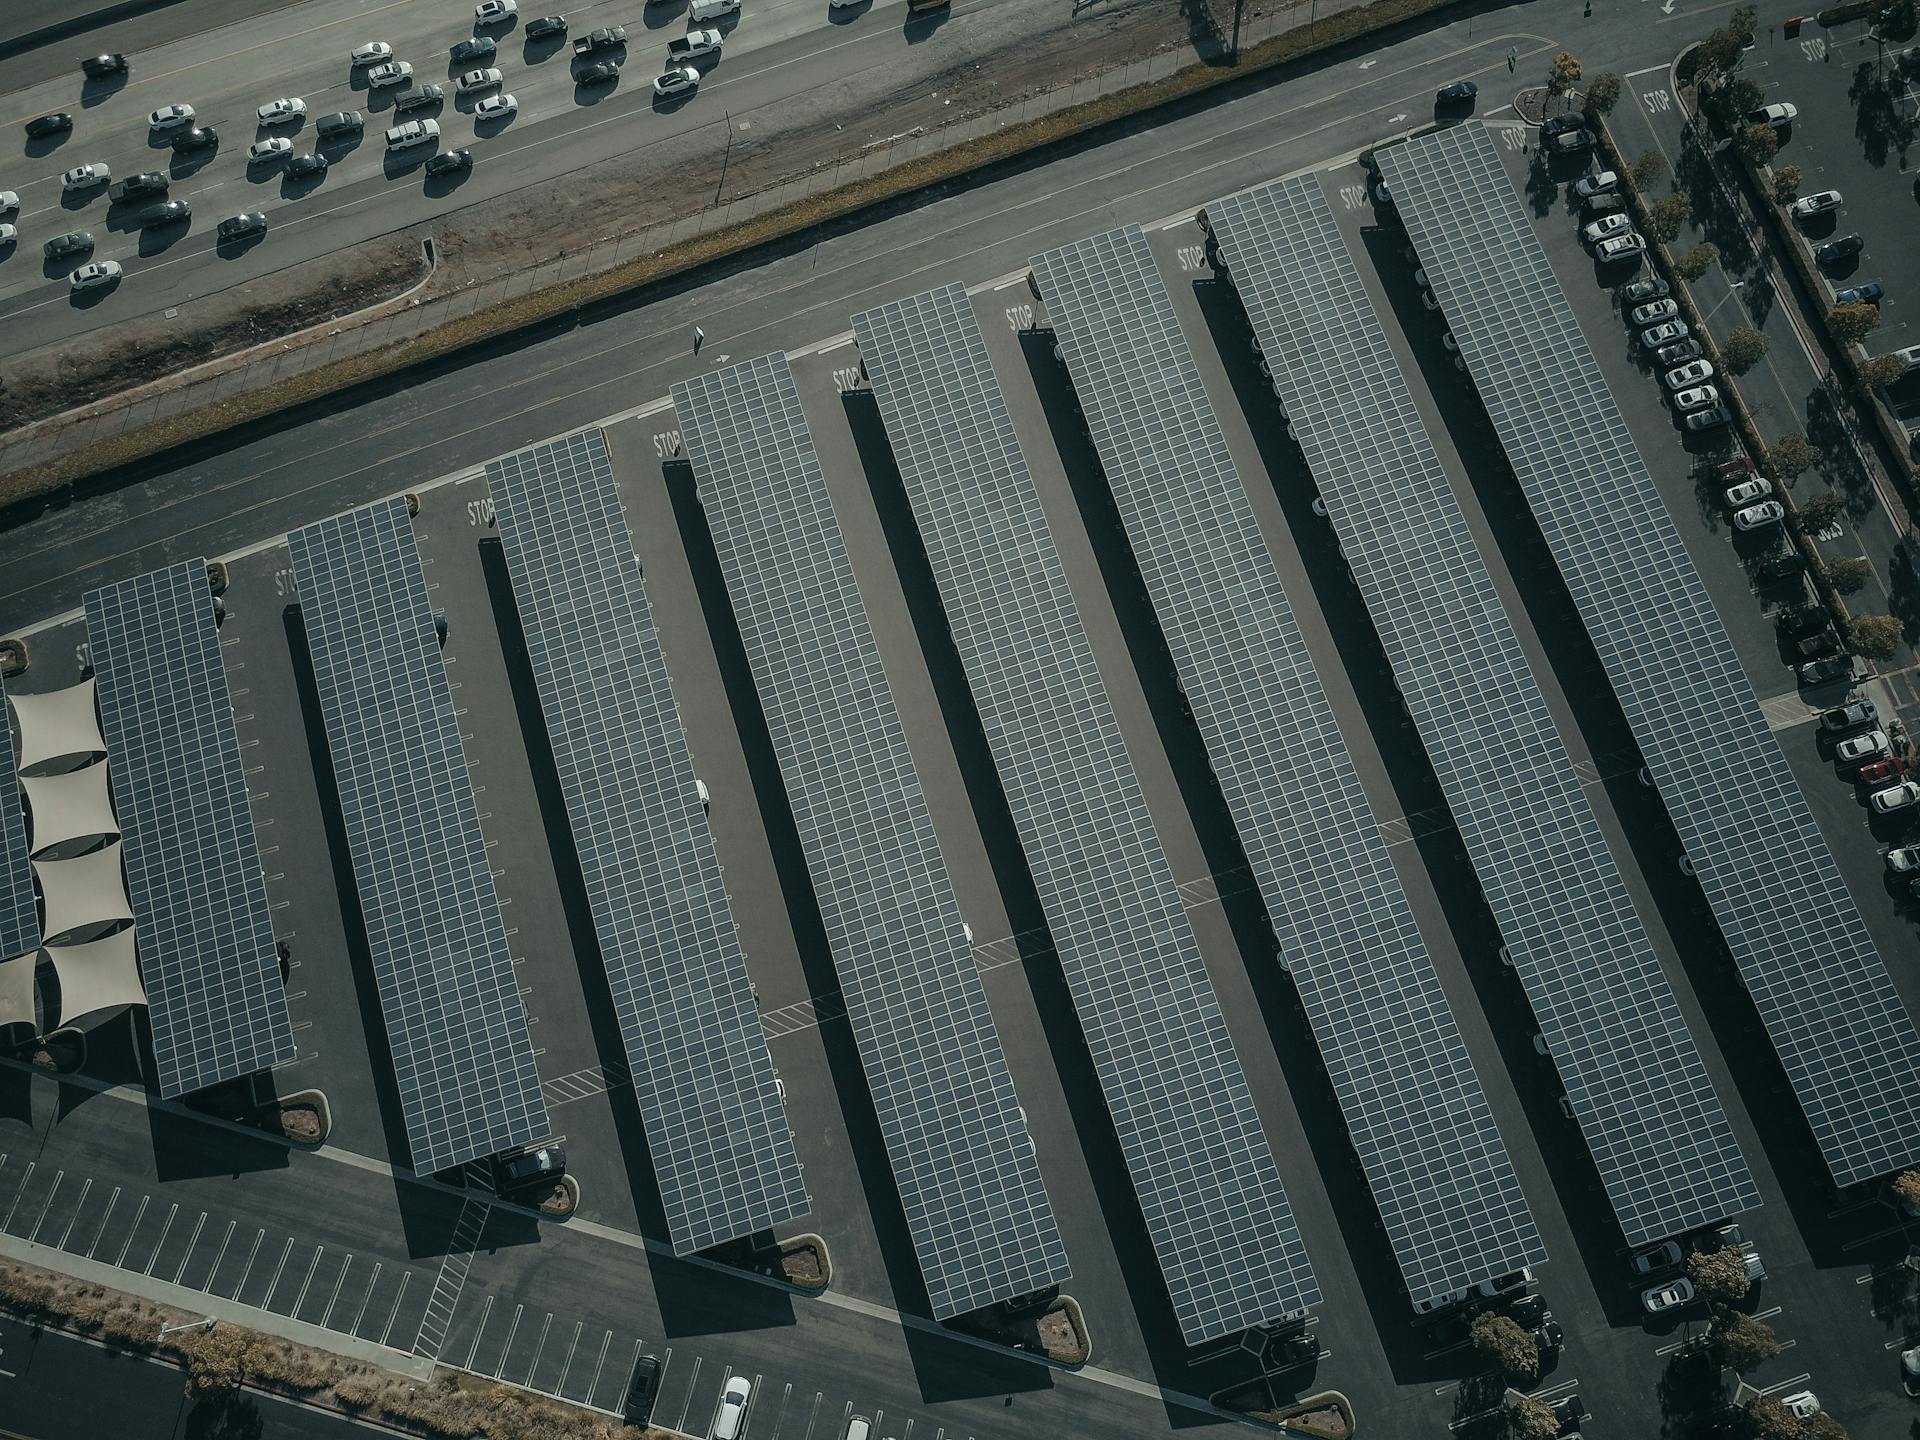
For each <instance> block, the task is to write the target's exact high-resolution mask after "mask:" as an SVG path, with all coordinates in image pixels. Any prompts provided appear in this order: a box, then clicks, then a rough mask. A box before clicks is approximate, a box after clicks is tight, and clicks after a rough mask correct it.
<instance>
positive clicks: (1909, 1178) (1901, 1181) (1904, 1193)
mask: <svg viewBox="0 0 1920 1440" xmlns="http://www.w3.org/2000/svg"><path fill="white" fill-rule="evenodd" d="M1893 1198H1894V1199H1895V1200H1897V1201H1899V1202H1900V1203H1901V1204H1902V1205H1908V1206H1911V1207H1912V1208H1913V1209H1915V1210H1920V1171H1915V1170H1902V1171H1901V1172H1900V1173H1899V1174H1898V1175H1896V1176H1894V1177H1893Z"/></svg>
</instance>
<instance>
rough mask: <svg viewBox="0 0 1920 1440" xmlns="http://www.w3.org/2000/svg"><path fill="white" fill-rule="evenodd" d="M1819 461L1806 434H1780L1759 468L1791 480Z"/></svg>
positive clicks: (1775, 477)
mask: <svg viewBox="0 0 1920 1440" xmlns="http://www.w3.org/2000/svg"><path fill="white" fill-rule="evenodd" d="M1728 338H1729V339H1731V338H1732V337H1731V336H1729V337H1728ZM1763 338H1764V337H1763ZM1819 463H1820V452H1819V451H1818V450H1816V449H1815V448H1814V447H1813V446H1811V445H1809V444H1808V443H1807V437H1806V436H1804V435H1782V436H1781V437H1780V438H1779V439H1778V440H1776V441H1774V442H1773V444H1771V445H1769V446H1768V447H1767V463H1766V464H1765V465H1763V466H1762V467H1761V468H1762V469H1764V470H1765V471H1766V472H1767V474H1769V475H1771V476H1772V477H1773V478H1774V479H1776V480H1786V481H1791V480H1792V479H1793V478H1794V476H1796V475H1799V474H1800V473H1801V472H1803V471H1806V470H1810V469H1812V468H1813V467H1814V466H1815V465H1818V464H1819Z"/></svg>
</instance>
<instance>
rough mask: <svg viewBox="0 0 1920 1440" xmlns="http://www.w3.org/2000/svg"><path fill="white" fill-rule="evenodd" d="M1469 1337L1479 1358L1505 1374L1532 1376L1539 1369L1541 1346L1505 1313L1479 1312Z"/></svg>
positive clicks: (1520, 1376) (1468, 1334)
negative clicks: (1480, 1313)
mask: <svg viewBox="0 0 1920 1440" xmlns="http://www.w3.org/2000/svg"><path fill="white" fill-rule="evenodd" d="M1467 1338H1468V1340H1469V1341H1470V1342H1471V1343H1472V1345H1473V1348H1474V1350H1475V1351H1476V1352H1478V1354H1479V1355H1480V1358H1481V1359H1483V1360H1485V1361H1486V1362H1487V1363H1488V1364H1489V1365H1494V1366H1497V1367H1499V1369H1500V1370H1501V1372H1502V1373H1503V1374H1506V1375H1508V1376H1513V1377H1518V1378H1520V1379H1523V1380H1531V1379H1533V1378H1534V1377H1535V1376H1536V1375H1538V1374H1539V1373H1540V1347H1539V1346H1538V1345H1536V1344H1535V1343H1534V1340H1533V1337H1532V1336H1531V1335H1529V1334H1528V1333H1527V1332H1526V1331H1524V1330H1522V1329H1521V1328H1520V1326H1519V1325H1518V1324H1516V1323H1515V1322H1514V1321H1513V1320H1512V1319H1510V1318H1509V1317H1507V1316H1505V1315H1494V1314H1491V1313H1488V1314H1484V1315H1476V1316H1474V1318H1473V1328H1472V1329H1471V1330H1469V1331H1468V1332H1467Z"/></svg>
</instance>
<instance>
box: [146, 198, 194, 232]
mask: <svg viewBox="0 0 1920 1440" xmlns="http://www.w3.org/2000/svg"><path fill="white" fill-rule="evenodd" d="M192 218H193V207H192V206H191V205H189V204H187V202H186V201H184V200H169V201H167V202H166V203H165V204H164V205H156V206H154V207H153V208H152V209H151V210H146V211H142V212H141V215H140V228H141V229H142V230H158V229H160V228H161V227H163V226H166V225H184V224H186V223H187V222H188V221H189V220H191V219H192Z"/></svg>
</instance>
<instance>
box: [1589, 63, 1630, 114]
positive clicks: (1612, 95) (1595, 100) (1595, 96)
mask: <svg viewBox="0 0 1920 1440" xmlns="http://www.w3.org/2000/svg"><path fill="white" fill-rule="evenodd" d="M1620 90H1621V81H1620V77H1619V76H1618V75H1616V74H1614V73H1613V71H1611V70H1606V71H1603V72H1602V73H1600V74H1598V75H1596V76H1594V77H1593V79H1591V80H1589V81H1588V82H1587V93H1586V112H1587V114H1589V115H1611V114H1612V113H1613V107H1614V106H1615V105H1618V104H1619V103H1620Z"/></svg>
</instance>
